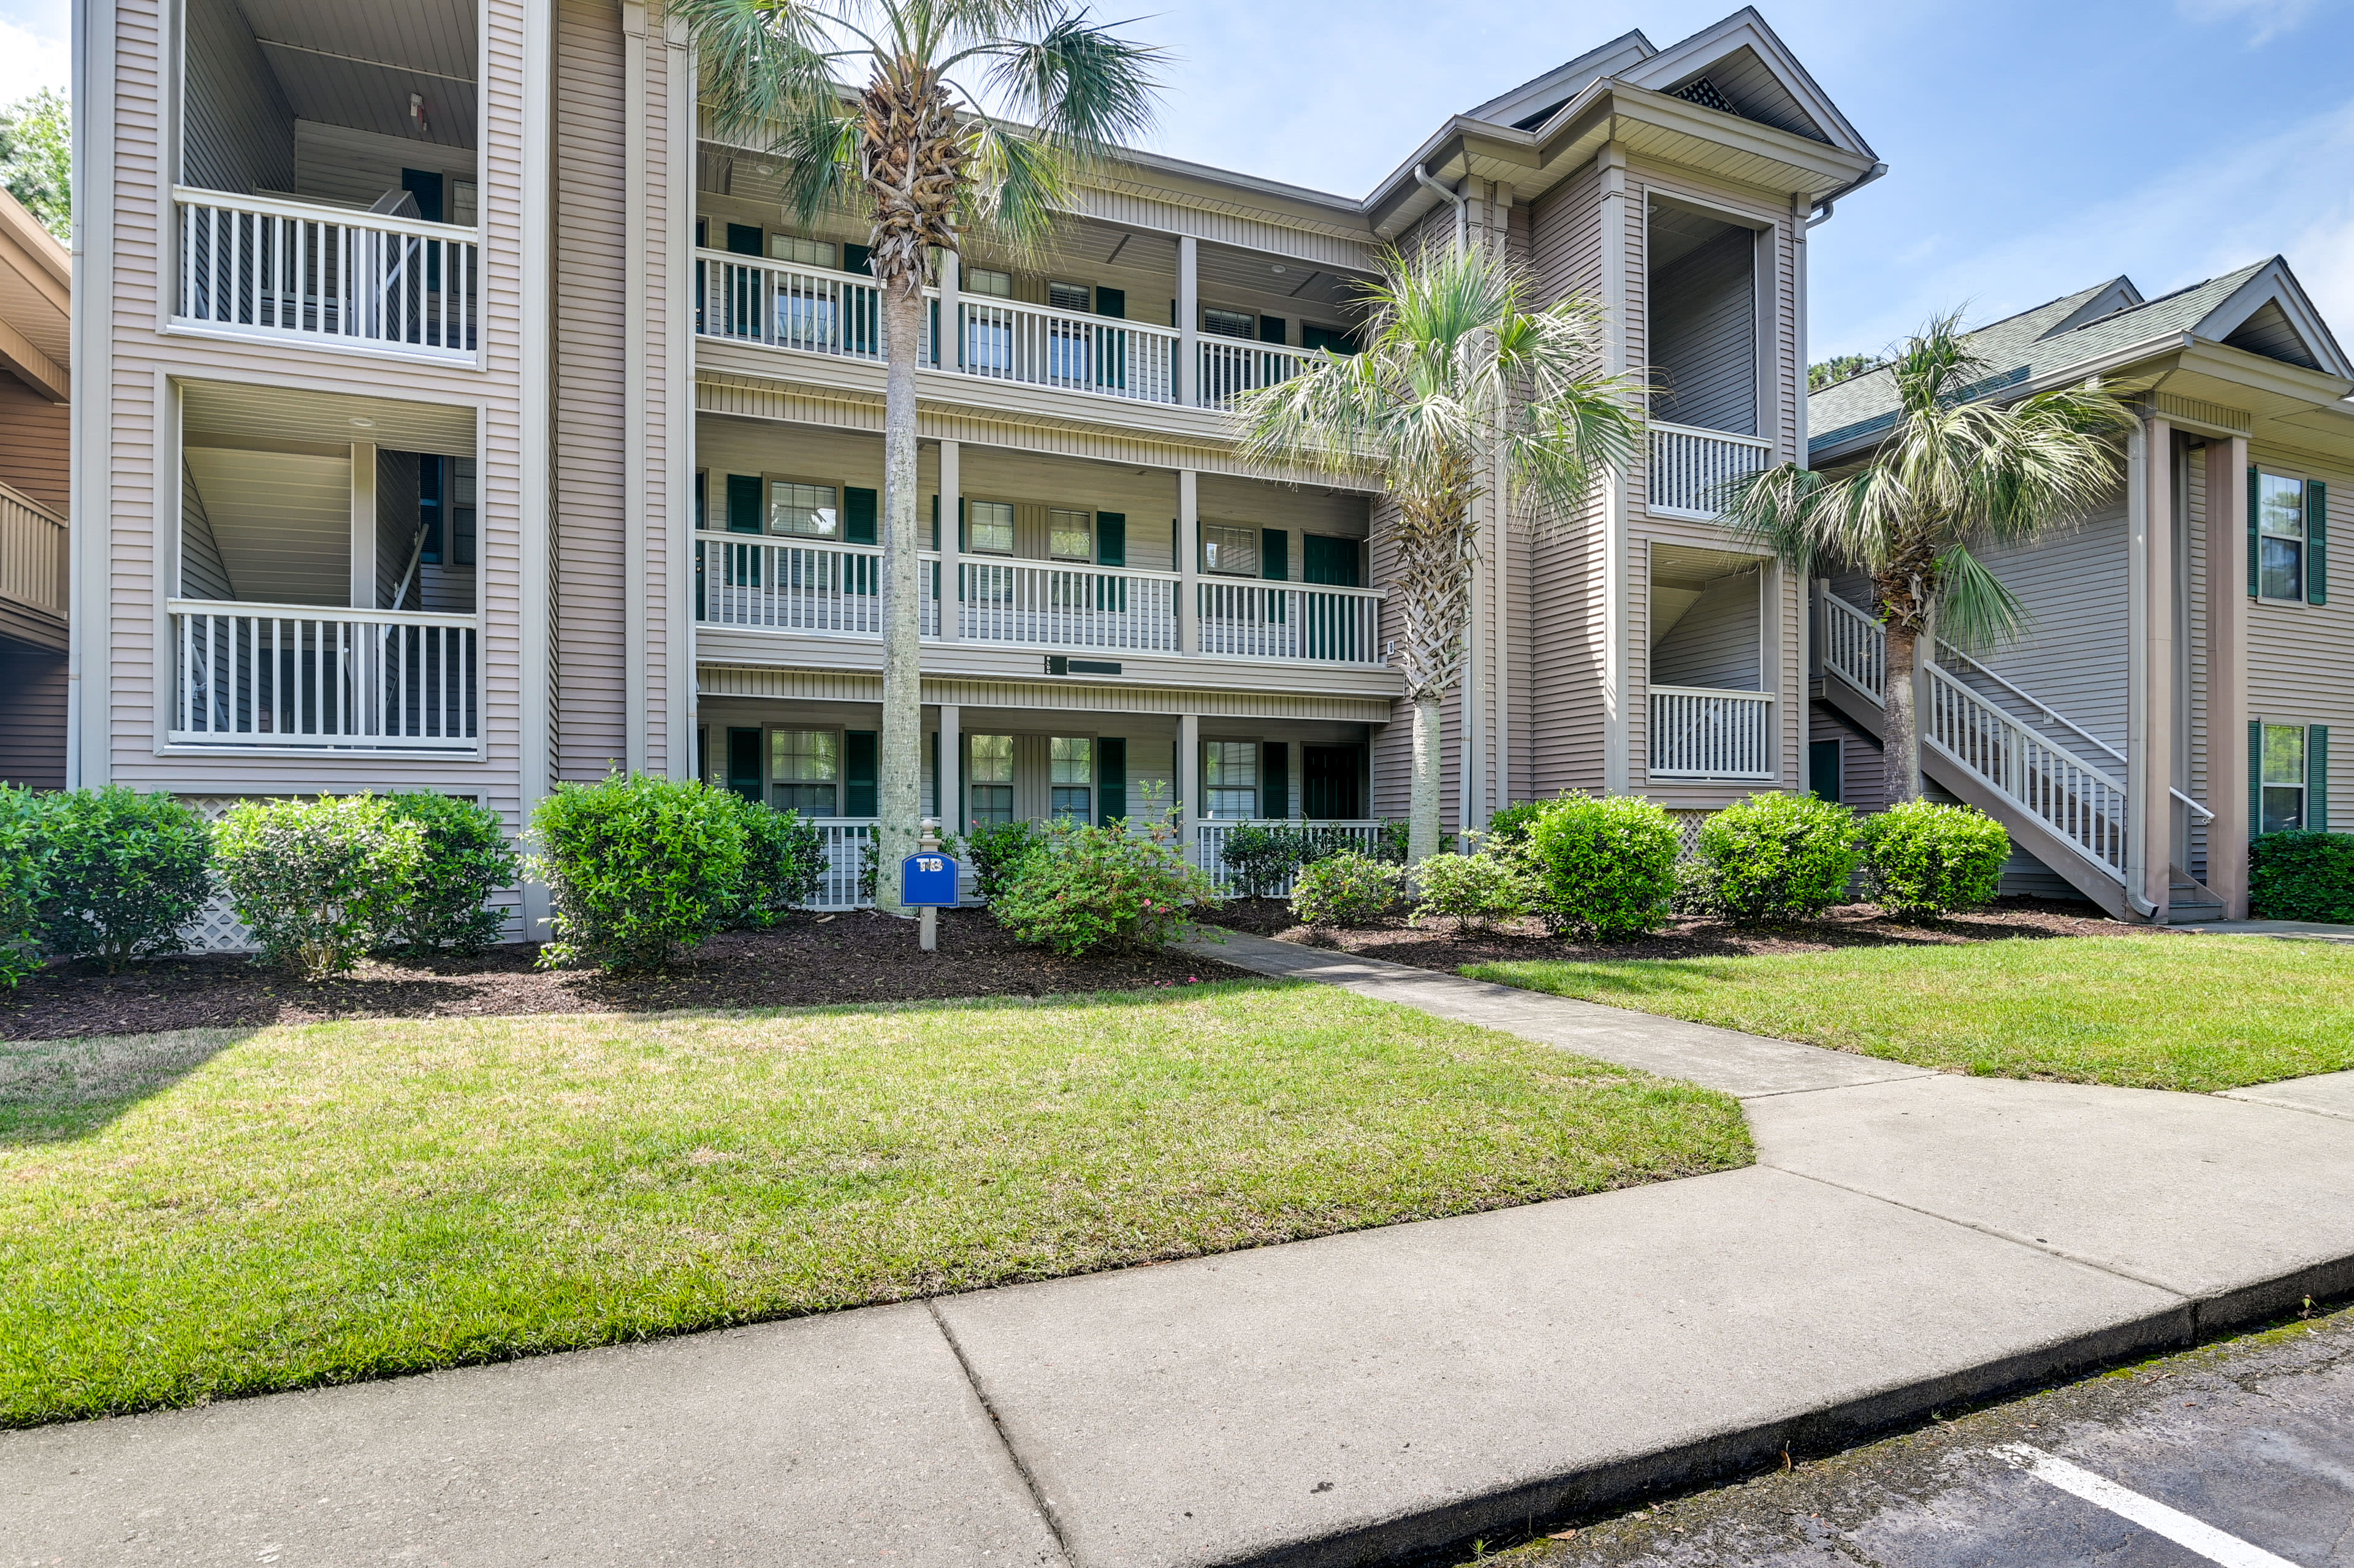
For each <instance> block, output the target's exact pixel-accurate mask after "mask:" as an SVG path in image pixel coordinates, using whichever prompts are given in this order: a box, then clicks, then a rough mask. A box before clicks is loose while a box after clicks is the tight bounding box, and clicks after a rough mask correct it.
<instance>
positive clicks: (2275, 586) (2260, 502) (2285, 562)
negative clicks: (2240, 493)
mask: <svg viewBox="0 0 2354 1568" xmlns="http://www.w3.org/2000/svg"><path fill="white" fill-rule="evenodd" d="M2305 546H2306V538H2305V481H2303V480H2301V479H2283V478H2282V477H2281V476H2280V475H2278V474H2276V473H2259V474H2258V475H2257V476H2256V584H2257V587H2256V591H2257V592H2258V593H2260V594H2262V595H2263V596H2264V598H2266V599H2303V598H2304V597H2305Z"/></svg>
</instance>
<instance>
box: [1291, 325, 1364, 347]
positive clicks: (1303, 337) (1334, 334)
mask: <svg viewBox="0 0 2354 1568" xmlns="http://www.w3.org/2000/svg"><path fill="white" fill-rule="evenodd" d="M1299 346H1300V347H1302V348H1305V349H1309V350H1311V351H1313V350H1316V349H1323V350H1326V351H1327V352H1329V353H1332V354H1354V353H1356V352H1357V345H1356V344H1355V343H1353V342H1352V341H1351V340H1350V337H1349V334H1348V332H1347V330H1346V329H1345V328H1342V327H1328V326H1318V325H1317V324H1316V323H1314V322H1301V323H1299Z"/></svg>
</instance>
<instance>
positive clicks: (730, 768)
mask: <svg viewBox="0 0 2354 1568" xmlns="http://www.w3.org/2000/svg"><path fill="white" fill-rule="evenodd" d="M727 788H729V789H733V790H735V791H736V793H737V794H738V795H741V796H743V797H744V799H746V800H749V801H751V802H752V803H753V804H755V805H758V803H759V801H760V732H759V731H758V729H731V730H729V731H728V732H727Z"/></svg>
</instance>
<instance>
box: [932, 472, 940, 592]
mask: <svg viewBox="0 0 2354 1568" xmlns="http://www.w3.org/2000/svg"><path fill="white" fill-rule="evenodd" d="M939 547H940V498H939V497H938V495H934V496H933V497H932V548H933V549H935V550H937V549H938V548H939ZM934 597H936V598H937V597H938V596H937V594H936V595H935V596H934Z"/></svg>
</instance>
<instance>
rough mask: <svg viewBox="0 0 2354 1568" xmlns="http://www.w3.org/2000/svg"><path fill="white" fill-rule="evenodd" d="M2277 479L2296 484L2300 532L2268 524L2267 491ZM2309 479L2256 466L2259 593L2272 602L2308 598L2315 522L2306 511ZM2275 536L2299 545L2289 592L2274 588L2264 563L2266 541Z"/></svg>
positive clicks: (2297, 524)
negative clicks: (2276, 529)
mask: <svg viewBox="0 0 2354 1568" xmlns="http://www.w3.org/2000/svg"><path fill="white" fill-rule="evenodd" d="M2275 482H2276V483H2280V484H2293V485H2295V486H2296V533H2294V534H2284V533H2274V532H2273V531H2271V529H2270V528H2269V527H2268V526H2267V518H2266V515H2265V514H2266V510H2267V509H2266V507H2265V505H2264V492H2265V489H2266V487H2267V485H2268V484H2271V483H2275ZM2307 482H2308V481H2306V479H2305V478H2304V477H2303V476H2301V475H2297V474H2287V473H2275V472H2274V471H2272V470H2270V469H2267V468H2264V467H2263V466H2262V465H2261V464H2260V465H2258V467H2257V469H2256V518H2255V524H2256V597H2257V598H2258V599H2263V600H2264V601H2265V602H2266V603H2268V604H2303V603H2304V602H2305V595H2306V579H2307V576H2308V574H2309V573H2310V572H2311V571H2312V569H2313V539H2312V536H2311V535H2312V525H2311V524H2310V522H2309V521H2308V519H2307V516H2306V484H2307ZM2274 539H2280V540H2293V541H2294V542H2295V544H2296V582H2295V583H2294V584H2292V585H2291V591H2290V592H2288V593H2285V594H2284V593H2274V592H2273V591H2272V589H2271V588H2270V587H2269V586H2267V584H2266V582H2265V580H2264V579H2265V577H2267V575H2268V573H2267V572H2266V570H2265V567H2264V544H2265V541H2267V540H2274Z"/></svg>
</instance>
